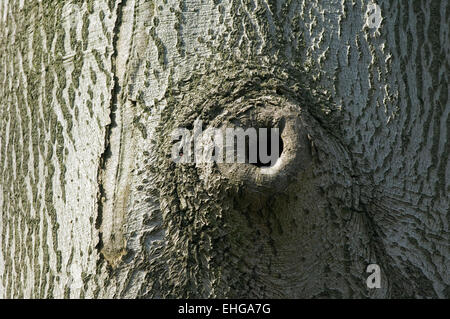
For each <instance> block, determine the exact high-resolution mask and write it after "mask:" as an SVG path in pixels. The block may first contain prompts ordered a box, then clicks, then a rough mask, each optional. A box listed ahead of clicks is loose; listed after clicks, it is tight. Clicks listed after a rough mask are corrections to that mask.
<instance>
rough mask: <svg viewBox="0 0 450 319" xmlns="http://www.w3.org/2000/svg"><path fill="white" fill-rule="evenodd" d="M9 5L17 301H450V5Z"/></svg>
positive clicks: (10, 255)
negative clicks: (257, 137)
mask: <svg viewBox="0 0 450 319" xmlns="http://www.w3.org/2000/svg"><path fill="white" fill-rule="evenodd" d="M0 3H1V5H0V27H1V29H0V30H1V31H0V102H1V105H0V172H1V175H0V213H1V219H0V247H1V248H0V297H3V298H12V297H15V298H24V297H27V298H28V297H32V298H52V297H54V298H62V297H66V298H68V297H72V298H78V297H81V298H83V297H86V298H93V297H94V298H104V297H114V298H137V297H138V298H173V297H236V298H241V297H243V298H246V297H247V298H248V297H253V298H259V297H275V298H278V297H288V298H298V297H302V298H364V297H371V298H400V297H414V298H449V297H450V288H449V287H450V281H449V280H450V274H449V269H448V267H449V264H450V263H449V256H450V248H449V244H450V240H449V239H450V237H449V227H448V226H449V213H448V212H449V210H450V207H449V193H450V166H449V159H448V154H449V127H450V125H449V113H450V105H449V102H448V92H449V85H448V69H449V65H448V64H449V57H450V52H449V49H450V39H449V32H450V31H449V30H450V28H449V21H450V18H449V14H450V13H449V5H448V1H446V0H433V1H426V0H423V1H419V0H415V1H409V0H404V1H387V0H386V1H382V0H378V1H376V3H377V4H378V5H379V6H380V8H381V14H382V18H383V20H382V22H381V25H380V26H379V27H378V28H370V27H369V26H368V24H367V12H366V11H367V8H368V5H369V4H370V3H372V2H370V1H363V0H352V1H342V0H339V1H334V0H330V1H306V0H287V1H281V0H280V1H271V0H253V1H244V0H242V1H231V0H230V1H226V0H181V1H171V0H156V1H148V0H147V1H144V0H122V1H112V0H109V1H107V0H98V1H97V0H96V1H93V0H89V1H71V2H70V1H58V2H55V1H11V0H10V1H7V0H3V1H1V2H0ZM197 119H201V120H202V121H203V124H204V126H205V127H222V126H225V125H228V126H233V125H239V126H243V127H268V126H277V127H281V130H282V138H283V141H284V142H285V143H284V146H285V147H284V150H283V155H282V157H281V158H280V165H279V167H278V168H277V169H273V170H272V171H270V173H269V174H264V172H263V171H261V168H258V167H255V166H252V165H249V164H243V165H238V164H233V165H226V164H185V165H180V164H175V163H173V162H172V161H171V159H170V153H171V146H172V140H171V132H172V130H173V129H175V128H177V127H185V128H189V129H191V128H193V127H194V123H195V121H196V120H197ZM372 263H376V264H378V265H379V266H380V267H381V269H382V274H381V278H382V280H381V288H380V289H369V288H368V287H367V286H366V278H367V277H368V275H369V274H368V273H366V267H367V265H368V264H372Z"/></svg>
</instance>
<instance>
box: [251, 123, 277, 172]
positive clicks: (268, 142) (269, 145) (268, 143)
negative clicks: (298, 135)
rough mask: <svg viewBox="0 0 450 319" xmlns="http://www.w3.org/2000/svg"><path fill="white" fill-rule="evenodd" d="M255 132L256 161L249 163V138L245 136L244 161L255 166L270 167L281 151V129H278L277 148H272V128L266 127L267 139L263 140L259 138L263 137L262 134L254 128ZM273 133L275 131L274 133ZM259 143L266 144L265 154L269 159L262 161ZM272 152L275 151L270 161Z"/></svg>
mask: <svg viewBox="0 0 450 319" xmlns="http://www.w3.org/2000/svg"><path fill="white" fill-rule="evenodd" d="M256 132H257V143H256V151H257V161H256V163H250V139H249V138H248V137H246V138H245V155H246V163H250V164H252V165H255V166H256V167H259V168H261V167H271V166H273V165H275V163H276V162H277V160H278V159H279V158H280V156H281V154H282V153H283V148H284V145H283V139H282V138H281V130H279V131H278V149H272V143H271V141H272V133H274V132H272V129H271V128H268V129H267V139H265V141H262V140H261V139H262V138H263V137H262V136H260V134H259V130H256ZM274 134H275V133H274ZM260 143H261V144H262V145H264V144H265V145H266V149H267V154H266V155H267V156H269V159H268V160H266V162H265V161H263V159H262V158H261V156H260V155H261V150H260ZM272 152H275V154H276V155H274V156H273V157H274V160H273V161H271V160H270V159H271V158H272V155H273V154H272Z"/></svg>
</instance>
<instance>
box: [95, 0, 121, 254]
mask: <svg viewBox="0 0 450 319" xmlns="http://www.w3.org/2000/svg"><path fill="white" fill-rule="evenodd" d="M125 4H126V0H123V1H119V2H118V3H117V8H116V16H117V17H116V22H115V26H114V29H113V41H112V47H113V50H114V51H113V53H112V55H111V71H112V73H113V81H114V84H113V88H112V91H111V104H110V115H109V116H110V123H109V124H108V125H106V127H105V143H104V146H105V149H104V152H103V153H102V154H101V156H100V161H99V168H98V173H97V182H98V198H97V207H98V211H97V218H96V221H95V228H96V229H98V230H99V241H98V244H97V245H96V249H97V250H98V252H99V256H100V258H101V259H100V261H101V260H103V259H104V258H105V256H104V253H103V250H102V249H103V247H104V238H103V231H102V230H101V226H102V223H103V217H104V216H103V215H104V204H105V201H106V190H105V171H106V167H107V163H108V161H109V159H110V158H111V156H112V151H111V132H112V128H113V127H117V125H118V124H117V120H116V112H117V104H118V99H119V93H120V91H121V89H120V83H119V78H118V76H117V63H116V62H117V61H116V60H117V56H118V46H117V43H118V40H119V34H120V27H121V24H122V13H123V7H124V6H125Z"/></svg>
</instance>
